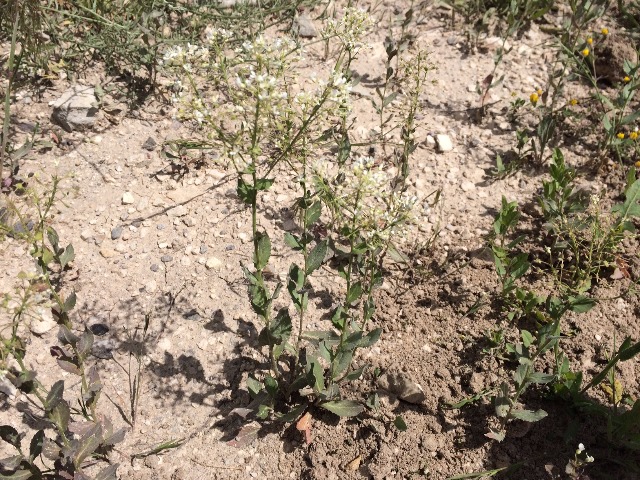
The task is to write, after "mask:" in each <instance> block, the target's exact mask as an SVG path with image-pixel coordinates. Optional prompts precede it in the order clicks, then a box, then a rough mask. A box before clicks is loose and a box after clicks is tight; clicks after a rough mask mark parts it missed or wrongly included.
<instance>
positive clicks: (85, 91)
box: [51, 85, 99, 132]
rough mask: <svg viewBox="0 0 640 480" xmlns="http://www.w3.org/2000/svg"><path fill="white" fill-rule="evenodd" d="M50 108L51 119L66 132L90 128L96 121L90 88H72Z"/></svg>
mask: <svg viewBox="0 0 640 480" xmlns="http://www.w3.org/2000/svg"><path fill="white" fill-rule="evenodd" d="M51 106H52V107H53V113H52V114H51V119H52V120H53V121H54V122H55V123H57V124H58V125H60V126H61V127H62V128H64V129H65V130H66V131H68V132H71V131H73V130H82V129H85V128H91V127H92V126H93V124H94V123H95V122H96V120H97V119H98V112H99V109H98V104H97V102H96V96H95V90H94V88H93V87H90V86H85V85H74V86H72V87H71V88H69V89H68V90H67V91H66V92H64V93H63V94H62V96H61V97H60V98H59V99H57V100H55V101H53V102H51Z"/></svg>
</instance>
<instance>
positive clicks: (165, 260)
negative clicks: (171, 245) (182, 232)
mask: <svg viewBox="0 0 640 480" xmlns="http://www.w3.org/2000/svg"><path fill="white" fill-rule="evenodd" d="M160 260H161V261H162V263H169V262H172V261H173V257H172V256H171V255H163V256H162V257H160Z"/></svg>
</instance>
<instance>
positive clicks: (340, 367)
mask: <svg viewBox="0 0 640 480" xmlns="http://www.w3.org/2000/svg"><path fill="white" fill-rule="evenodd" d="M352 359H353V350H340V351H338V353H337V354H336V356H335V359H334V365H335V369H334V372H333V378H338V377H340V375H342V373H343V372H345V371H346V370H347V368H349V365H351V360H352Z"/></svg>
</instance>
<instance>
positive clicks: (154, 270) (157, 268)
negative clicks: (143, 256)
mask: <svg viewBox="0 0 640 480" xmlns="http://www.w3.org/2000/svg"><path fill="white" fill-rule="evenodd" d="M158 270H160V266H159V265H158V264H157V263H154V264H153V265H151V271H152V272H157V271H158Z"/></svg>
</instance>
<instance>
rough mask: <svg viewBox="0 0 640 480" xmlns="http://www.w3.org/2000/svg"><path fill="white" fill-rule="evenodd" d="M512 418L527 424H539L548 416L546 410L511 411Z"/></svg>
mask: <svg viewBox="0 0 640 480" xmlns="http://www.w3.org/2000/svg"><path fill="white" fill-rule="evenodd" d="M511 416H512V417H513V418H517V419H518V420H523V421H525V422H537V421H540V420H542V419H543V418H544V417H546V416H547V412H545V411H544V410H536V411H533V410H511Z"/></svg>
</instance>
